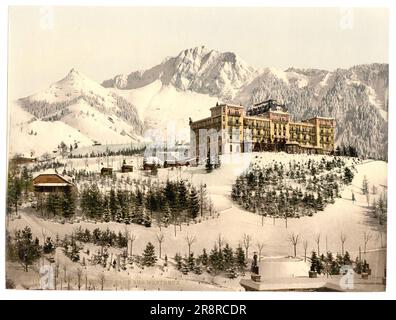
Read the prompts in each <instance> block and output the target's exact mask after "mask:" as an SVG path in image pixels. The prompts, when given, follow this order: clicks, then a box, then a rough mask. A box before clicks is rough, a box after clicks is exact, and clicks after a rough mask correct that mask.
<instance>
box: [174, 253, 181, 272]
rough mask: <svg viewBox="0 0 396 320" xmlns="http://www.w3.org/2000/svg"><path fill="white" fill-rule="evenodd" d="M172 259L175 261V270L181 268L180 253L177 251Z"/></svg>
mask: <svg viewBox="0 0 396 320" xmlns="http://www.w3.org/2000/svg"><path fill="white" fill-rule="evenodd" d="M174 260H175V262H176V268H177V270H181V268H182V260H183V259H182V257H181V255H180V254H179V253H176V254H175V258H174Z"/></svg>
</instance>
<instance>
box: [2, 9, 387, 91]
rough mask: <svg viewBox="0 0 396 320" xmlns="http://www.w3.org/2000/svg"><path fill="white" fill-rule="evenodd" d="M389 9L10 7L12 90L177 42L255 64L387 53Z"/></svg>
mask: <svg viewBox="0 0 396 320" xmlns="http://www.w3.org/2000/svg"><path fill="white" fill-rule="evenodd" d="M388 24H389V16H388V9H386V8H353V9H341V8H323V7H322V8H265V7H261V8H235V7H234V8H224V7H222V8H209V7H201V8H191V7H189V8H183V7H163V8H159V7H11V8H10V9H9V39H8V41H9V42H8V43H9V50H8V62H9V63H8V80H9V88H8V89H9V90H8V93H9V98H10V99H16V98H21V97H24V96H28V95H31V94H33V93H36V92H38V91H40V90H43V89H46V88H47V87H48V86H49V85H50V84H51V83H53V82H55V81H58V80H60V79H62V78H63V77H64V76H66V74H67V73H68V72H69V71H70V69H72V68H75V69H77V70H79V71H80V72H82V73H84V74H85V75H87V76H88V77H90V78H92V79H93V80H96V81H98V82H99V83H101V82H102V81H103V80H105V79H108V78H112V77H114V76H115V75H117V74H120V73H130V72H132V71H135V70H143V69H147V68H150V67H153V66H154V65H156V64H158V63H161V61H163V60H164V59H165V58H166V57H168V56H175V55H177V54H178V53H179V52H180V51H182V50H183V49H187V48H192V47H196V46H201V45H205V46H207V47H209V48H210V49H215V50H219V51H231V52H234V53H236V54H237V55H239V56H240V57H241V58H242V59H243V60H244V61H246V62H247V63H248V64H250V65H252V66H253V67H255V68H260V67H274V68H279V69H283V70H284V69H286V68H288V67H297V68H320V69H326V70H333V69H336V68H348V67H350V66H353V65H357V64H363V63H372V62H380V63H387V62H388V58H389V57H388Z"/></svg>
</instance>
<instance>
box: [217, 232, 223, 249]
mask: <svg viewBox="0 0 396 320" xmlns="http://www.w3.org/2000/svg"><path fill="white" fill-rule="evenodd" d="M224 242H225V241H224V237H222V235H221V233H219V235H218V236H217V243H218V245H219V249H220V250H221V247H222V246H223V244H224Z"/></svg>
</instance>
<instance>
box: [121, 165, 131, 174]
mask: <svg viewBox="0 0 396 320" xmlns="http://www.w3.org/2000/svg"><path fill="white" fill-rule="evenodd" d="M121 172H123V173H124V172H133V165H131V164H126V163H124V164H123V165H122V167H121Z"/></svg>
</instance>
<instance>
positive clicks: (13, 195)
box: [7, 168, 22, 214]
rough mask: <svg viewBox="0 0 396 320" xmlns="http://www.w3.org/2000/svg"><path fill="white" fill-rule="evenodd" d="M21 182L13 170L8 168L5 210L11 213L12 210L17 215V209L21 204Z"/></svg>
mask: <svg viewBox="0 0 396 320" xmlns="http://www.w3.org/2000/svg"><path fill="white" fill-rule="evenodd" d="M21 198H22V181H21V179H20V178H19V177H18V175H17V173H16V172H15V170H14V169H12V168H10V169H9V172H8V183H7V209H8V211H9V212H11V210H12V209H14V210H15V213H16V214H18V207H19V206H20V205H21V203H22V199H21Z"/></svg>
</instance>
